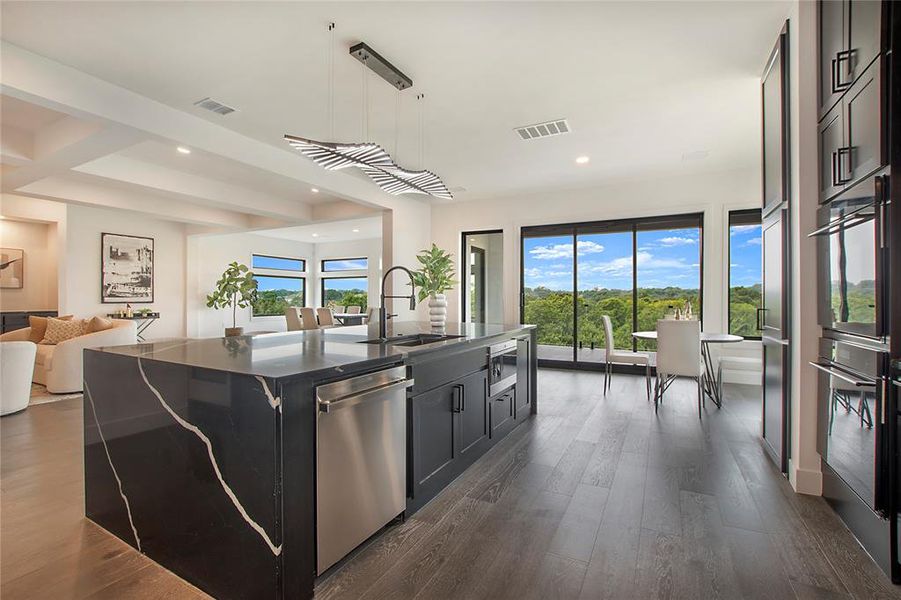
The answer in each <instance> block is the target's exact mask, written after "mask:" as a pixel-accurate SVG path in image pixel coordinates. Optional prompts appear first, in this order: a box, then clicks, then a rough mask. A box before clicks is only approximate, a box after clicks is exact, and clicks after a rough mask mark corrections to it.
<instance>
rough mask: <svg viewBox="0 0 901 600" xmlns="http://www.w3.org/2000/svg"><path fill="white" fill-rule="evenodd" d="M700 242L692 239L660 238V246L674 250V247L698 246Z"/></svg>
mask: <svg viewBox="0 0 901 600" xmlns="http://www.w3.org/2000/svg"><path fill="white" fill-rule="evenodd" d="M697 243H698V240H696V239H694V238H690V237H678V236H672V237H665V238H660V245H661V246H663V247H664V248H672V247H673V246H691V245H692V244H697Z"/></svg>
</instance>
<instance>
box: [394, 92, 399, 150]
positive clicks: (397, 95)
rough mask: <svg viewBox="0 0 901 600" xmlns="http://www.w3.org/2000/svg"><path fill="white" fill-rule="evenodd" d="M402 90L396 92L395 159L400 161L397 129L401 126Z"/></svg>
mask: <svg viewBox="0 0 901 600" xmlns="http://www.w3.org/2000/svg"><path fill="white" fill-rule="evenodd" d="M399 123H400V90H396V91H395V92H394V161H395V162H397V163H400V156H399V154H398V152H397V130H398V128H399V127H400V125H399Z"/></svg>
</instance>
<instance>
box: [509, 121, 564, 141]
mask: <svg viewBox="0 0 901 600" xmlns="http://www.w3.org/2000/svg"><path fill="white" fill-rule="evenodd" d="M514 131H516V133H518V134H519V137H520V138H522V139H524V140H534V139H535V138H543V137H550V136H552V135H563V134H564V133H569V123H567V122H566V119H557V120H556V121H547V122H546V123H536V124H534V125H523V126H522V127H516V128H514Z"/></svg>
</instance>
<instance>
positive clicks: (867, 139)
mask: <svg viewBox="0 0 901 600" xmlns="http://www.w3.org/2000/svg"><path fill="white" fill-rule="evenodd" d="M881 72H882V65H881V64H880V61H878V60H877V61H876V62H874V63H873V64H871V65H870V68H869V69H867V70H866V72H865V73H864V74H863V75H862V76H861V77H860V78H859V79H858V80H857V81H856V82H855V83H854V85H853V86H851V88H850V89H848V91H847V93H846V94H845V95H844V96H842V99H841V101H840V102H839V103H838V104H836V105H835V106H834V107H833V108H832V110H831V111H829V113H828V114H827V115H826V116H825V118H824V119H823V120H822V121H821V122H820V126H819V129H818V132H819V133H818V137H819V156H820V174H819V181H820V183H819V191H820V202H821V203H823V202H827V201H829V200H830V199H832V198H834V197H835V196H836V195H838V194H840V193H841V192H842V191H844V190H845V189H846V188H848V187H850V186H853V185H854V184H855V183H857V182H858V181H860V180H861V179H862V178H864V177H867V176H868V175H870V174H872V173H873V172H874V171H875V170H877V169H879V168H880V167H881V166H882V165H884V164H885V152H884V140H883V134H882V132H883V127H882V106H883V102H882V95H883V90H882V77H881Z"/></svg>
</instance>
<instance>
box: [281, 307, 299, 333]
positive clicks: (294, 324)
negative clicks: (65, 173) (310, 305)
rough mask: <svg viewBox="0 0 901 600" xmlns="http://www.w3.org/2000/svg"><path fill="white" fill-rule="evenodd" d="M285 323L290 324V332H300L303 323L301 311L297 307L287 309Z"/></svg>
mask: <svg viewBox="0 0 901 600" xmlns="http://www.w3.org/2000/svg"><path fill="white" fill-rule="evenodd" d="M285 321H287V323H288V331H300V330H301V329H303V323H301V321H300V309H299V308H297V307H296V306H288V307H286V308H285Z"/></svg>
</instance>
